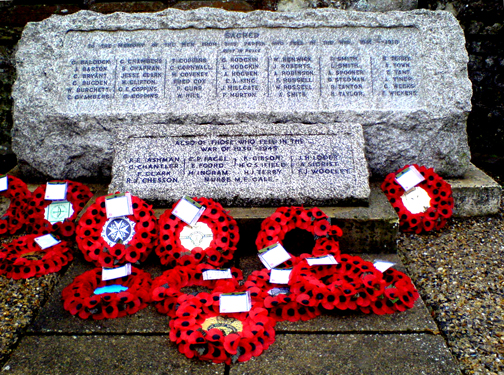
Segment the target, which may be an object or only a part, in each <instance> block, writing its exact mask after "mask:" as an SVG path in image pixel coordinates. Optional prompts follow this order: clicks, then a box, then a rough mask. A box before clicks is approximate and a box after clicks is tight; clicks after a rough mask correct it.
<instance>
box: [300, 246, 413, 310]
mask: <svg viewBox="0 0 504 375" xmlns="http://www.w3.org/2000/svg"><path fill="white" fill-rule="evenodd" d="M290 288H291V290H292V292H293V293H295V294H296V295H297V299H296V300H297V302H298V303H300V304H301V305H304V306H314V307H320V308H324V309H326V310H361V311H362V312H364V313H371V312H374V313H375V314H380V315H381V314H391V313H393V312H396V311H404V310H406V309H408V308H411V307H413V304H414V303H415V301H416V299H417V298H418V292H417V291H416V289H415V287H414V286H413V284H412V282H411V280H410V278H409V277H408V276H406V275H405V274H403V273H402V272H399V271H397V270H393V269H388V270H387V271H385V273H382V272H380V271H379V270H377V269H376V268H375V267H374V266H373V263H371V262H368V261H365V260H363V259H361V258H360V257H358V256H350V255H345V254H344V255H342V256H341V259H340V260H339V263H338V264H334V265H317V266H309V265H308V263H307V262H305V261H301V262H300V263H299V264H298V265H296V266H295V267H294V269H293V270H292V272H291V278H290Z"/></svg>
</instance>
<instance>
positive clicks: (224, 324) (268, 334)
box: [170, 297, 275, 364]
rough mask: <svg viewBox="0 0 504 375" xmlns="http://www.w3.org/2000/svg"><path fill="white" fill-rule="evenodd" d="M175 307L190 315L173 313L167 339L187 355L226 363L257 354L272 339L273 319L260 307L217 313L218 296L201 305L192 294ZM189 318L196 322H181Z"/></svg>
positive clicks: (273, 332) (273, 339)
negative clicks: (208, 303) (186, 316)
mask: <svg viewBox="0 0 504 375" xmlns="http://www.w3.org/2000/svg"><path fill="white" fill-rule="evenodd" d="M179 310H182V311H184V312H188V313H189V315H188V316H190V318H185V317H182V316H180V315H183V314H177V316H176V317H174V318H173V319H172V320H171V321H170V340H171V341H173V342H175V343H176V344H178V349H179V351H180V352H181V353H183V354H185V355H186V356H187V357H188V358H193V357H197V358H199V359H202V360H206V361H211V362H214V363H227V364H230V363H232V362H233V363H234V362H245V361H248V360H249V359H250V358H252V357H256V356H259V355H261V354H262V353H263V352H264V350H266V349H267V348H268V347H269V346H270V345H271V344H272V343H273V342H274V341H275V331H274V325H275V320H274V319H272V318H270V317H269V315H268V311H267V310H265V309H264V308H262V307H253V308H252V309H251V310H250V311H249V312H246V313H231V314H221V313H219V299H218V298H217V300H216V301H214V302H213V303H212V304H210V305H203V304H201V302H200V300H199V299H198V298H195V297H193V298H191V299H189V300H187V301H186V302H184V303H182V304H181V305H180V307H179ZM195 312H196V315H194V313H195ZM189 320H190V321H191V322H192V321H193V320H195V321H196V323H195V324H186V325H184V324H183V323H184V322H187V321H189Z"/></svg>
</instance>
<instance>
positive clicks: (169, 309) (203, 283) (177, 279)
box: [151, 264, 243, 317]
mask: <svg viewBox="0 0 504 375" xmlns="http://www.w3.org/2000/svg"><path fill="white" fill-rule="evenodd" d="M215 269H216V268H215V267H213V266H211V265H209V264H197V265H193V264H190V265H187V266H176V267H175V268H173V269H170V270H167V271H165V272H164V273H163V274H162V275H161V276H159V277H157V278H155V279H154V281H153V283H152V289H151V299H152V303H153V305H154V306H155V307H156V309H157V310H158V311H159V312H160V313H161V314H167V315H169V316H171V317H175V316H176V314H177V312H178V311H180V309H179V305H180V304H181V303H182V302H184V301H187V300H188V299H190V298H192V297H194V296H193V295H190V294H188V293H186V292H184V290H183V289H184V288H187V287H204V288H208V289H210V290H211V293H207V292H200V293H198V294H197V295H196V297H197V299H198V301H199V303H200V305H202V306H208V305H210V304H211V303H213V302H212V300H213V297H215V296H217V297H218V296H219V295H220V294H221V293H231V292H235V291H236V290H238V287H239V283H238V282H239V281H240V280H242V279H243V275H242V273H241V271H240V270H239V269H237V268H234V267H233V268H231V273H232V275H233V277H232V278H231V279H218V280H203V272H204V271H206V270H215ZM217 299H218V298H217ZM184 312H187V311H184Z"/></svg>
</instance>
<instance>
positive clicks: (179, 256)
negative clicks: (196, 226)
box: [156, 197, 240, 267]
mask: <svg viewBox="0 0 504 375" xmlns="http://www.w3.org/2000/svg"><path fill="white" fill-rule="evenodd" d="M192 199H193V200H194V201H196V202H198V203H199V204H201V205H202V206H205V207H206V209H205V211H204V212H203V214H202V215H201V217H200V219H199V220H198V223H202V224H203V225H204V226H206V227H208V229H209V230H210V231H211V232H212V237H213V238H212V239H211V242H210V244H209V245H208V246H207V247H206V248H202V247H194V248H192V249H188V248H186V247H184V245H183V244H182V242H181V239H180V237H181V233H182V231H183V230H184V229H185V228H190V227H189V226H188V225H187V224H186V223H185V222H183V221H182V220H180V219H179V218H178V217H176V216H175V215H173V214H172V210H167V211H165V212H164V213H163V214H162V215H161V216H160V217H159V246H158V247H157V248H156V254H157V255H158V256H159V258H160V259H161V264H163V265H168V266H170V267H174V266H175V265H181V266H186V265H188V264H198V263H208V264H211V265H214V266H216V267H219V266H222V265H223V264H225V263H226V262H228V261H230V260H231V259H233V254H234V252H235V251H236V244H237V243H238V240H239V239H240V236H239V234H238V225H237V224H236V221H235V219H233V218H232V217H231V216H230V215H229V214H228V213H227V212H226V211H224V209H223V208H222V206H221V205H220V204H219V203H217V202H215V201H213V200H212V199H209V198H204V197H202V198H192ZM177 203H178V202H177ZM177 203H175V204H174V205H173V207H175V206H176V205H177Z"/></svg>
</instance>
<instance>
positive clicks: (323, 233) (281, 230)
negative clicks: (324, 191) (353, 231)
mask: <svg viewBox="0 0 504 375" xmlns="http://www.w3.org/2000/svg"><path fill="white" fill-rule="evenodd" d="M295 228H299V229H302V230H306V231H308V232H309V233H311V234H313V235H314V236H315V246H314V247H313V249H312V250H311V253H310V254H308V256H310V255H311V256H316V257H318V256H323V255H329V254H330V255H333V256H334V258H335V259H336V260H338V258H339V256H340V250H339V242H338V241H337V240H336V238H337V237H341V236H342V235H343V232H342V230H341V229H340V228H339V227H338V226H337V225H331V224H330V222H329V218H328V216H327V215H326V214H324V213H323V212H322V211H321V210H320V209H319V208H317V207H313V208H311V209H306V208H303V207H279V208H277V210H276V211H275V212H274V213H273V215H271V216H269V217H267V218H266V219H264V220H263V222H262V223H261V229H260V230H259V233H258V234H257V239H256V246H257V249H258V250H261V249H264V248H265V247H268V246H271V245H274V244H276V243H280V244H282V242H283V240H284V239H285V235H286V234H287V233H288V232H289V231H291V230H293V229H295ZM305 257H306V256H305ZM293 258H296V257H293ZM302 258H303V257H302ZM302 258H300V259H302ZM291 259H292V258H291ZM294 263H297V261H296V262H294ZM282 264H283V265H284V266H285V265H287V266H290V265H292V262H289V261H287V262H284V263H282Z"/></svg>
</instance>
